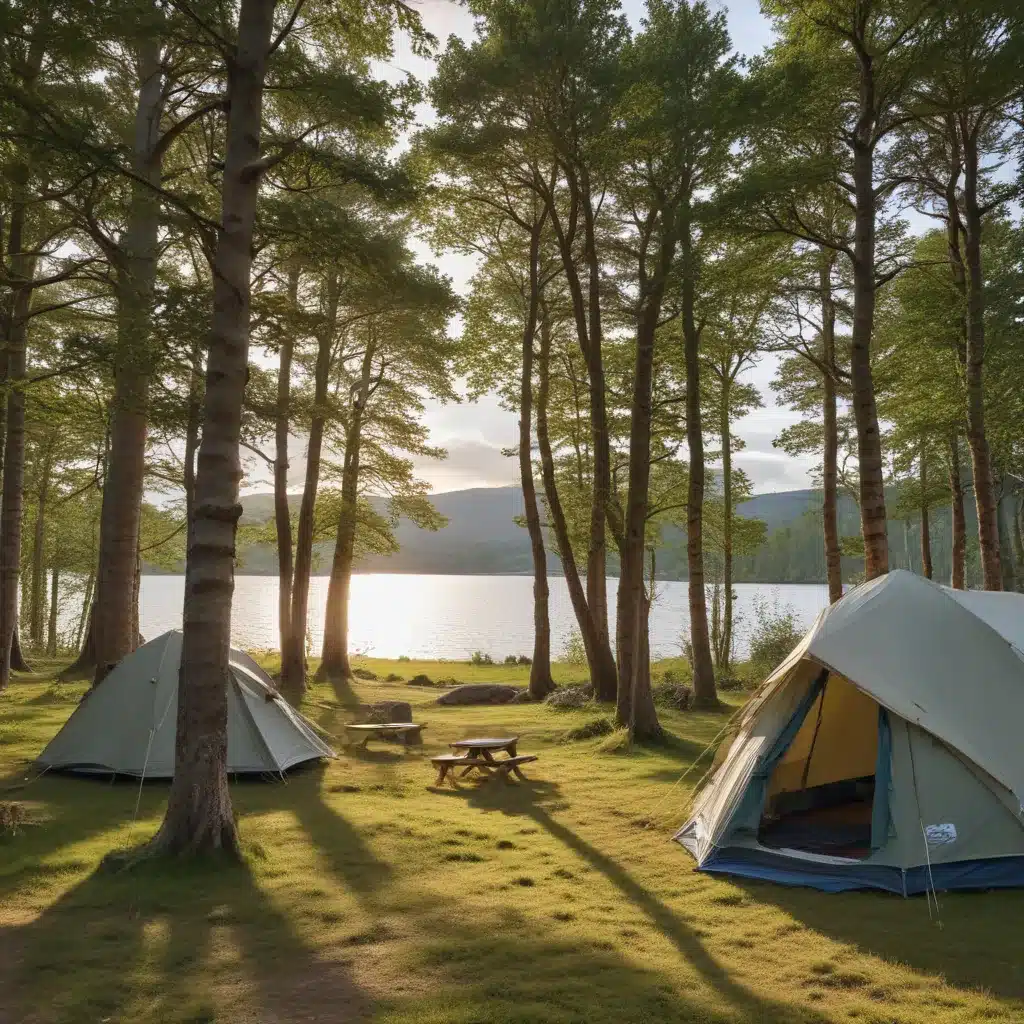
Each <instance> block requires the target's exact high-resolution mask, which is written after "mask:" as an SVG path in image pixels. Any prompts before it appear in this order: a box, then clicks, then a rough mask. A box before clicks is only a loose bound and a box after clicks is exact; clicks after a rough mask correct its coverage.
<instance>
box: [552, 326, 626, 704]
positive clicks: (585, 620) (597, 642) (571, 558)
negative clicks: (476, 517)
mask: <svg viewBox="0 0 1024 1024" xmlns="http://www.w3.org/2000/svg"><path fill="white" fill-rule="evenodd" d="M540 339H541V344H540V358H539V360H538V382H537V448H538V450H539V452H540V464H541V479H542V480H543V481H544V499H545V501H546V503H547V506H548V512H549V513H550V515H551V528H552V531H553V532H554V535H555V543H556V544H557V545H558V556H559V558H560V559H561V562H562V573H563V575H564V576H565V583H566V587H567V589H568V591H569V600H570V601H571V602H572V609H573V612H574V614H575V615H576V624H577V625H578V626H579V629H580V636H581V637H582V639H583V648H584V650H585V651H586V653H587V665H588V666H589V667H590V677H591V682H592V683H593V684H594V692H595V694H596V695H598V698H599V699H601V698H600V690H599V689H598V688H597V684H596V679H597V678H606V677H607V676H608V674H609V673H611V675H612V676H613V677H614V675H615V659H614V658H613V657H612V652H611V647H610V645H609V644H608V643H607V642H606V641H603V640H602V639H601V636H600V634H599V632H598V630H597V627H596V626H595V623H594V620H593V618H592V616H591V613H590V608H589V606H588V604H587V595H586V593H585V591H584V589H583V583H582V581H581V580H580V575H579V569H578V568H577V565H576V555H575V553H574V552H573V549H572V541H571V539H570V536H569V528H568V525H567V523H566V520H565V512H564V510H563V508H562V501H561V497H560V496H559V493H558V481H557V479H556V477H555V460H554V455H553V453H552V450H551V438H550V435H549V432H548V393H549V389H550V384H551V375H550V373H551V327H550V322H549V320H548V318H547V315H545V316H543V317H542V318H541V324H540ZM595 666H597V667H598V668H597V669H595Z"/></svg>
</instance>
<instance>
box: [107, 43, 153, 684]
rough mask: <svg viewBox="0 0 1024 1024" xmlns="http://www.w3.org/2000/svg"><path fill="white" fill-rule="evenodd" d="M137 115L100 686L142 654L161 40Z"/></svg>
mask: <svg viewBox="0 0 1024 1024" xmlns="http://www.w3.org/2000/svg"><path fill="white" fill-rule="evenodd" d="M136 59H137V66H138V73H139V94H138V105H137V107H136V112H135V125H134V142H133V149H132V170H133V173H134V174H135V175H136V179H135V180H133V181H132V184H131V199H130V202H129V207H128V218H127V224H126V227H125V232H124V237H123V240H122V247H121V251H120V253H119V259H118V266H117V267H116V279H117V285H116V293H117V305H118V309H117V347H116V349H115V352H114V402H113V409H112V413H111V423H110V458H109V460H108V462H107V474H106V479H105V482H104V487H103V505H102V511H101V513H100V554H99V567H98V571H97V574H96V616H95V619H94V620H93V628H94V630H95V643H96V679H95V681H96V682H99V681H100V680H102V679H103V677H104V676H105V675H106V674H107V673H108V672H109V671H110V670H111V669H112V668H113V667H114V666H115V665H116V664H117V663H118V662H119V661H120V660H121V659H122V658H124V657H125V656H126V655H128V654H130V653H131V652H132V651H133V650H135V646H136V640H137V635H138V630H137V621H138V601H137V590H136V587H135V570H136V560H137V557H138V549H139V527H140V524H141V520H142V494H143V490H144V488H145V477H146V433H147V421H148V415H149V384H150V377H151V375H152V371H153V351H152V350H153V343H152V338H151V322H152V310H153V287H154V284H155V282H156V271H157V260H158V253H159V240H158V239H159V231H160V197H159V195H158V194H157V192H156V191H155V189H156V188H157V187H159V185H160V179H161V171H162V158H161V156H160V150H159V148H158V145H157V144H158V142H159V140H160V118H161V115H162V113H163V95H164V73H163V68H162V65H161V59H160V43H159V41H158V40H157V39H156V38H155V37H151V38H148V39H146V40H145V41H144V42H141V43H140V44H139V47H138V53H137V55H136Z"/></svg>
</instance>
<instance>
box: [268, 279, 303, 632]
mask: <svg viewBox="0 0 1024 1024" xmlns="http://www.w3.org/2000/svg"><path fill="white" fill-rule="evenodd" d="M298 297H299V267H298V264H293V265H292V266H291V267H290V268H289V270H288V302H289V307H290V308H291V309H295V308H296V306H297V305H298ZM293 351H294V340H293V338H292V333H291V331H290V330H285V332H284V335H283V336H282V338H281V351H280V352H279V354H278V358H279V362H278V370H277V407H276V409H275V411H274V412H275V416H276V422H275V425H274V527H275V530H276V532H277V587H278V590H277V615H278V637H279V640H280V648H281V651H282V652H283V651H284V649H285V647H286V646H287V644H288V639H289V637H290V636H291V632H292V629H291V621H292V514H291V508H290V507H289V505H288V428H289V426H290V414H291V390H292V353H293Z"/></svg>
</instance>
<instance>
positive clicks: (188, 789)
mask: <svg viewBox="0 0 1024 1024" xmlns="http://www.w3.org/2000/svg"><path fill="white" fill-rule="evenodd" d="M275 6H276V4H275V0H242V2H241V7H240V10H239V15H238V41H237V45H236V46H235V48H234V51H233V52H232V54H231V56H230V58H229V61H228V96H229V99H230V107H229V110H228V115H227V144H226V152H225V161H224V176H223V186H222V199H221V224H222V227H221V228H220V230H219V232H218V238H217V248H216V253H215V256H214V263H213V316H212V319H211V331H210V349H209V357H208V360H207V370H206V398H205V402H204V409H203V440H202V443H201V444H200V447H199V459H198V468H197V472H196V495H195V508H194V522H193V526H192V532H191V536H190V537H189V548H188V558H187V561H186V570H185V610H184V630H183V634H184V636H183V643H182V656H181V676H180V681H179V684H178V729H177V738H176V743H175V758H174V779H173V781H172V782H171V790H170V794H169V797H168V801H167V814H166V817H165V818H164V821H163V824H162V825H161V827H160V831H159V832H158V833H157V835H156V837H155V838H154V839H153V841H152V845H153V848H154V850H155V851H157V852H161V853H170V854H197V853H203V852H209V851H214V850H225V851H228V852H229V853H231V854H233V855H235V856H237V855H238V835H237V832H236V829H235V822H234V817H233V815H232V811H231V795H230V792H229V790H228V779H227V747H228V742H227V707H228V704H227V697H228V685H229V671H230V670H229V665H228V657H229V651H230V646H231V597H232V594H233V592H234V567H235V534H236V531H237V528H238V519H239V517H240V516H241V514H242V506H241V505H240V504H239V501H238V486H239V482H240V480H241V477H242V466H241V458H240V454H239V434H240V429H241V419H242V403H243V399H244V395H245V384H246V376H247V369H248V353H249V294H250V292H249V275H250V272H251V268H252V236H253V225H254V221H255V215H256V202H257V198H258V194H259V182H260V173H259V171H258V161H259V159H260V129H261V126H262V110H263V82H264V77H265V75H266V62H267V56H268V52H269V49H270V39H271V31H272V29H273V22H274V8H275Z"/></svg>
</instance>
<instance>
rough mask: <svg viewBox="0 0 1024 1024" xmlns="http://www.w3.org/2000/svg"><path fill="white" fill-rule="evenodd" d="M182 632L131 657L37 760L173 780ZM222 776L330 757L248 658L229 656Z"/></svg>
mask: <svg viewBox="0 0 1024 1024" xmlns="http://www.w3.org/2000/svg"><path fill="white" fill-rule="evenodd" d="M181 639H182V638H181V633H180V632H178V631H176V630H175V631H172V632H170V633H164V634H163V636H159V637H157V638H156V639H155V640H151V641H150V642H149V643H148V644H144V645H143V646H142V647H140V648H139V649H138V650H137V651H135V652H134V653H133V654H130V655H129V656H128V657H127V658H125V659H124V660H123V661H121V662H119V663H118V665H117V667H116V668H115V669H114V670H113V671H112V672H111V673H110V674H109V675H108V676H107V677H106V679H104V680H103V682H102V683H100V685H99V686H97V687H95V688H94V689H92V690H90V691H89V692H88V693H87V694H86V695H85V697H84V698H83V700H82V702H81V704H79V705H78V707H77V708H76V709H75V711H74V713H73V714H72V715H71V717H70V718H69V719H68V720H67V722H65V724H64V727H63V728H62V729H61V730H60V732H59V733H57V735H56V736H55V737H54V738H53V739H52V740H51V741H50V742H49V744H48V745H47V747H46V749H45V750H44V751H43V752H42V753H41V754H40V755H39V757H38V759H37V761H38V763H39V764H40V765H43V766H45V767H47V768H60V769H68V770H73V771H78V772H87V773H91V774H119V775H135V776H140V777H145V778H155V779H160V778H167V779H169V778H171V777H172V776H173V775H174V740H175V735H176V732H177V707H178V669H179V666H180V664H181ZM230 667H231V673H230V683H229V685H228V771H229V772H231V773H236V774H239V775H241V774H259V775H262V774H265V773H273V774H280V773H283V772H285V771H287V770H288V769H289V768H292V767H293V766H295V765H297V764H300V763H301V762H303V761H309V760H312V759H314V758H318V757H333V756H334V752H333V751H332V750H331V748H330V747H329V746H327V744H326V743H324V742H323V740H321V739H320V737H319V736H318V735H317V734H316V732H315V731H314V729H313V727H312V726H311V725H310V724H309V722H307V721H306V719H305V718H303V717H302V715H300V714H299V713H298V712H297V711H295V710H294V709H293V708H291V707H290V706H289V705H288V704H287V703H286V702H285V701H284V700H283V699H282V698H281V696H280V695H279V694H278V693H277V690H276V689H275V688H274V684H273V681H272V680H271V679H270V677H269V676H268V675H267V674H266V672H264V671H263V669H261V668H260V667H259V665H257V664H256V662H255V661H253V660H252V658H250V657H249V655H247V654H245V653H244V652H242V651H236V650H233V649H232V651H231V655H230Z"/></svg>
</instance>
